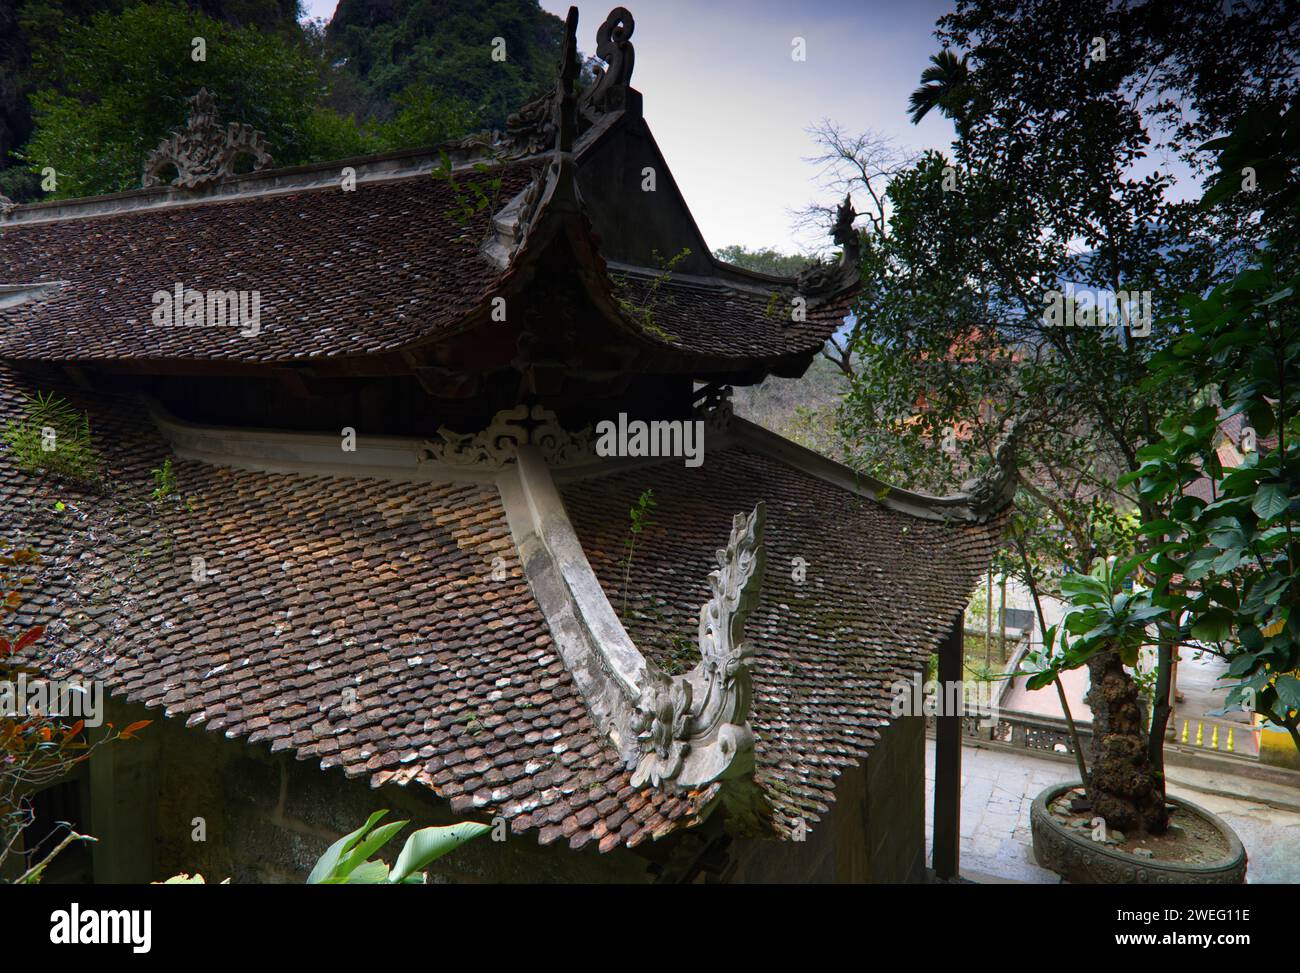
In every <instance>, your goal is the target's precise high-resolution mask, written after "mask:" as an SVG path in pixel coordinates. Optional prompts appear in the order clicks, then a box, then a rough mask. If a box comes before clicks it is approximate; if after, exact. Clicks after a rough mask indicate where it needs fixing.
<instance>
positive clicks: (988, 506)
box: [961, 413, 1028, 516]
mask: <svg viewBox="0 0 1300 973" xmlns="http://www.w3.org/2000/svg"><path fill="white" fill-rule="evenodd" d="M1027 424H1028V419H1027V417H1026V416H1025V415H1024V414H1023V413H1021V414H1017V415H1015V416H1013V417H1012V419H1011V422H1010V423H1009V424H1008V425H1007V428H1006V431H1005V432H1004V433H1003V434H1002V437H1001V439H999V440H998V445H997V448H996V449H995V450H994V452H993V465H992V466H991V467H989V468H988V469H987V470H985V471H984V472H983V473H981V474H980V475H979V476H975V477H971V478H970V479H969V480H967V481H965V482H964V483H963V484H962V485H961V492H962V493H963V494H964V495H965V496H966V498H967V501H968V502H969V504H970V507H971V509H972V510H973V511H974V512H975V513H976V515H978V516H987V515H988V514H992V513H996V512H997V511H998V510H1001V509H1002V508H1003V507H1005V506H1006V505H1007V504H1009V503H1010V502H1011V501H1012V499H1014V497H1015V495H1016V485H1017V483H1018V481H1019V474H1018V470H1017V466H1016V454H1017V453H1018V452H1019V450H1020V444H1021V441H1022V440H1023V438H1024V432H1025V426H1026V425H1027Z"/></svg>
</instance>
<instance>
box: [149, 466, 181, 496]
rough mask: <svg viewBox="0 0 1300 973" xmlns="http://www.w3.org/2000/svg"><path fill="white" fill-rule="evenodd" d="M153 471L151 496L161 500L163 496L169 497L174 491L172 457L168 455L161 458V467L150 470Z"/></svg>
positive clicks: (174, 477) (174, 475)
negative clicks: (163, 458)
mask: <svg viewBox="0 0 1300 973" xmlns="http://www.w3.org/2000/svg"><path fill="white" fill-rule="evenodd" d="M150 472H151V473H153V498H154V499H155V500H162V499H163V498H164V497H170V496H171V495H172V494H173V493H175V492H176V471H175V470H174V469H172V458H171V457H170V456H168V457H167V458H166V459H165V460H163V465H162V467H161V469H156V470H151V471H150Z"/></svg>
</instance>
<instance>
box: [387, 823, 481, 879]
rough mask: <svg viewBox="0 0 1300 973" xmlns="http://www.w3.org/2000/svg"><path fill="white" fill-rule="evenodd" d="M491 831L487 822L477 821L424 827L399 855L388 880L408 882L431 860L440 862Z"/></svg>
mask: <svg viewBox="0 0 1300 973" xmlns="http://www.w3.org/2000/svg"><path fill="white" fill-rule="evenodd" d="M491 830H492V829H491V828H490V827H488V826H487V825H486V824H479V823H478V822H476V821H463V822H461V823H460V824H452V825H448V826H446V827H442V828H421V829H420V830H419V831H417V832H415V834H413V835H411V837H409V838H407V839H406V845H405V847H403V848H402V853H401V854H400V855H398V856H397V864H395V865H394V866H393V870H392V872H391V874H390V875H389V877H388V881H390V882H394V883H396V882H404V881H405V880H406V879H407V878H408V877H410V876H412V875H414V874H415V873H416V872H419V871H422V870H423V869H424V868H425V867H427V866H428V865H429V863H430V862H434V861H437V860H438V859H439V858H441V857H442V856H443V855H445V854H447V853H448V852H451V851H455V850H456V849H457V848H459V847H460V846H461V845H463V844H465V843H466V842H468V841H473V840H474V839H475V838H477V837H478V836H479V835H481V834H483V833H484V832H487V831H491Z"/></svg>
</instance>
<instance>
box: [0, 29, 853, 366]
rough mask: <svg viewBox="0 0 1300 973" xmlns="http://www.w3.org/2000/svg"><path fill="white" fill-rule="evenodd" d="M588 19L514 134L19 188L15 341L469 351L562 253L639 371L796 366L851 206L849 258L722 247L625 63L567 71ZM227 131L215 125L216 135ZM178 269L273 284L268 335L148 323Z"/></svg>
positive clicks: (5, 239)
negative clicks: (124, 180)
mask: <svg viewBox="0 0 1300 973" xmlns="http://www.w3.org/2000/svg"><path fill="white" fill-rule="evenodd" d="M624 13H626V12H625V11H624ZM628 19H629V21H630V15H629V17H628ZM629 28H630V24H629ZM575 30H576V14H575V15H573V16H571V18H570V25H569V35H568V38H567V40H566V46H565V58H564V59H562V63H561V69H560V72H559V77H558V79H557V84H556V92H555V94H554V95H548V96H545V97H543V98H540V99H538V100H537V101H536V102H533V103H530V104H529V105H526V106H523V108H521V109H520V112H519V113H518V114H517V115H516V116H514V117H512V124H511V127H510V128H509V129H508V130H507V132H505V133H491V134H484V135H481V136H475V137H471V138H469V139H465V140H462V141H460V142H458V143H455V144H452V145H448V146H443V147H437V148H434V149H429V150H408V151H404V152H397V153H389V154H385V155H380V156H369V157H365V158H360V159H350V160H341V161H337V162H328V163H320V164H315V165H308V166H298V167H295V168H290V169H270V168H262V169H258V170H255V171H253V172H249V173H245V174H235V173H234V172H233V171H229V170H226V169H223V170H221V171H217V172H208V173H200V174H199V175H197V176H196V175H194V174H193V173H189V172H188V171H181V170H182V168H183V167H182V165H178V175H177V177H176V180H174V181H173V183H172V184H171V185H150V186H149V188H142V189H139V190H133V191H130V192H126V193H119V194H115V195H112V196H105V197H95V198H88V199H77V200H62V201H51V202H44V203H37V204H33V205H22V206H8V207H5V213H4V214H0V358H3V359H9V360H14V361H18V360H38V361H50V362H63V363H95V364H98V365H101V366H109V365H117V366H119V367H129V368H131V369H132V370H134V371H158V372H168V371H171V372H175V371H182V372H183V371H186V370H189V371H193V370H195V369H202V370H205V371H209V372H220V371H223V370H224V371H231V372H235V373H244V372H247V371H248V370H249V368H250V367H253V368H255V367H257V366H263V365H271V366H276V367H282V366H288V367H292V366H294V365H302V366H312V367H325V366H330V365H331V364H333V365H334V366H336V367H337V369H339V370H341V371H345V372H347V373H350V374H361V373H366V374H377V373H378V374H382V373H385V372H400V371H402V370H409V369H416V368H418V367H420V366H421V365H423V364H430V363H433V362H434V361H435V360H436V362H437V364H438V365H439V366H440V367H452V368H454V367H455V365H456V355H457V354H459V352H455V351H453V352H450V353H442V352H439V351H438V350H437V346H438V345H439V344H440V343H442V342H445V341H447V340H448V339H450V338H451V337H453V336H456V335H459V334H462V333H465V332H470V331H473V330H474V329H476V328H484V329H488V330H489V331H494V332H500V329H501V328H502V327H506V328H511V329H513V330H514V332H515V334H516V337H518V336H519V334H520V333H521V330H520V326H519V324H518V320H519V318H520V317H522V315H520V314H518V313H514V314H512V315H510V316H507V318H506V323H505V324H504V325H503V324H502V323H500V321H499V319H493V317H492V312H493V310H494V308H495V307H496V306H497V305H498V304H500V303H501V302H502V301H504V302H505V304H506V305H507V306H509V307H511V308H512V309H513V310H515V311H516V312H517V310H518V308H519V305H520V304H521V303H522V304H525V305H526V304H527V303H528V301H529V299H530V298H529V296H530V291H529V286H530V284H532V283H533V282H535V281H536V280H537V278H538V275H539V274H541V276H542V278H543V279H546V278H549V277H550V276H552V275H554V273H555V268H557V267H559V268H562V269H564V270H565V271H566V272H568V273H571V274H572V275H573V276H574V277H575V278H576V279H577V280H578V281H580V282H581V284H582V287H583V288H584V289H585V292H586V295H587V298H586V303H587V304H588V305H589V306H590V307H591V308H594V309H595V310H596V312H597V313H598V314H599V315H600V317H601V320H602V321H603V322H604V323H603V325H602V327H603V328H604V329H605V334H606V336H607V339H608V340H609V341H610V342H614V343H617V344H619V345H622V346H626V351H627V356H628V357H627V362H628V364H627V365H625V366H624V367H625V368H627V369H628V370H635V371H637V372H672V373H678V374H681V373H692V374H695V375H696V376H698V377H701V378H702V379H703V378H709V379H716V378H725V377H726V376H728V375H732V374H739V373H744V374H746V375H748V376H750V378H749V379H747V380H757V378H759V377H761V376H762V375H763V374H767V373H769V372H776V373H778V374H783V375H793V374H800V373H802V371H803V369H804V368H806V366H807V364H808V362H809V361H810V360H811V358H812V356H814V355H815V354H816V353H817V352H818V351H819V350H820V348H821V347H822V344H823V342H824V341H825V340H826V338H827V337H829V336H830V335H831V334H832V333H833V332H834V331H835V329H836V328H837V327H839V326H840V324H841V323H842V321H843V319H844V316H845V314H846V313H847V310H848V305H849V302H850V299H851V297H852V294H853V292H854V290H855V289H856V285H857V277H858V271H857V262H856V253H857V250H856V239H857V237H856V234H855V233H854V232H853V231H852V228H851V223H852V211H851V209H848V210H847V213H842V214H841V215H842V217H844V216H847V221H846V220H844V219H842V220H841V224H840V225H837V228H836V239H837V241H839V242H840V243H841V244H842V246H843V247H844V250H845V253H844V255H843V257H842V259H841V260H840V262H839V263H838V264H829V265H824V266H823V265H816V266H811V267H810V268H809V270H808V271H807V272H805V273H804V274H801V275H799V276H797V277H790V278H780V277H772V276H769V275H764V274H756V273H750V272H747V271H743V270H741V269H739V268H736V267H733V266H730V265H728V264H726V263H724V262H722V261H719V260H717V259H715V258H714V257H713V256H712V254H711V253H710V252H709V250H708V247H707V245H706V244H705V242H704V240H703V237H702V235H701V234H700V232H699V229H698V227H697V226H696V225H695V222H694V219H693V218H692V217H691V214H690V211H689V209H688V208H687V206H686V203H685V201H684V200H683V199H682V196H681V194H680V192H679V191H678V189H677V186H676V183H675V182H674V180H673V178H672V174H671V172H670V171H669V169H668V167H667V165H666V163H665V162H664V160H663V157H662V155H661V154H660V152H659V149H658V147H657V145H656V144H655V142H654V138H653V135H652V134H651V133H650V130H649V127H648V126H647V125H646V122H645V120H644V119H643V118H642V117H641V98H640V94H639V93H638V92H637V91H636V90H635V89H633V88H631V87H629V86H628V84H627V81H628V78H629V77H630V68H629V69H628V70H626V71H624V72H622V74H621V78H622V80H621V81H618V80H611V78H612V77H614V76H615V75H616V74H618V72H617V71H616V70H615V69H614V68H613V67H611V69H610V71H609V72H606V74H605V75H603V76H602V78H601V80H600V81H599V82H598V83H597V84H596V85H594V86H593V87H592V88H589V89H588V90H587V91H585V92H582V93H581V94H576V93H575V92H574V91H573V88H572V77H573V76H574V75H575V73H576V67H575V64H574V58H575V54H574V38H573V32H574V31H575ZM628 33H629V34H630V29H629V30H628ZM628 46H630V45H628ZM607 53H609V51H607ZM616 54H617V52H614V55H612V56H616ZM629 61H630V59H629ZM612 63H613V62H611V64H612ZM602 86H603V87H602ZM598 89H599V90H598ZM194 102H195V108H194V112H195V115H194V116H192V121H191V126H190V129H189V130H187V132H188V135H189V137H192V138H199V137H200V136H199V135H194V134H193V133H194V132H195V131H199V132H200V134H201V132H202V129H201V126H200V124H199V123H198V122H195V121H194V120H193V119H194V118H195V117H198V118H200V119H204V120H208V121H212V119H213V118H214V117H215V116H214V115H213V112H214V108H213V106H212V104H211V98H210V96H207V95H206V93H205V92H202V93H200V95H199V96H196V98H195V99H194ZM233 128H234V126H232V129H233ZM187 132H182V133H178V134H177V135H175V136H173V139H172V141H171V142H168V143H164V144H163V146H161V147H160V149H159V153H161V155H159V154H157V153H156V154H155V156H154V157H151V159H150V162H149V164H148V166H147V167H146V180H145V181H146V184H150V183H156V182H157V181H158V175H157V174H158V172H159V171H161V170H162V169H164V168H165V166H166V163H168V162H169V160H170V161H174V160H176V159H178V158H179V159H180V160H181V163H184V162H185V159H187V158H188V156H178V155H177V154H176V151H177V150H176V148H175V146H176V144H177V140H179V139H183V138H184V137H186V136H187ZM225 132H226V130H225V129H221V128H220V127H219V126H216V125H215V122H213V123H212V131H211V133H210V137H211V138H213V139H216V140H218V142H219V141H220V140H221V139H226V138H228V136H227V135H226V134H225ZM256 137H257V133H253V132H251V131H250V132H249V133H247V139H246V140H252V139H255V138H256ZM258 144H259V148H260V143H258ZM647 172H653V174H654V182H655V188H654V190H653V191H645V190H644V186H643V181H644V179H645V173H647ZM435 173H436V174H438V175H439V177H438V178H435ZM345 177H346V178H350V179H354V180H355V182H354V183H350V184H349V187H347V188H345V187H344V185H343V183H344V179H345ZM496 180H499V181H500V182H499V185H498V184H497V183H496ZM480 198H481V199H482V200H483V205H482V206H481V207H480V205H479V200H480ZM670 264H671V267H672V269H671V270H669V269H666V268H667V267H668V266H669V265H670ZM177 285H180V286H181V287H182V288H183V289H192V290H194V291H198V292H207V291H210V290H223V291H229V290H238V291H243V292H251V291H256V292H258V294H259V296H260V302H261V304H260V307H261V320H260V324H259V327H258V328H257V333H256V334H245V333H242V332H241V329H239V328H236V327H231V326H218V325H210V326H187V325H184V324H180V323H176V324H166V323H156V322H155V320H154V318H153V314H152V312H153V310H154V295H155V294H157V293H158V292H172V291H173V290H174V288H175V287H176V286H177ZM796 304H797V305H799V307H798V310H797V311H796V310H795V305H796ZM178 317H179V315H178Z"/></svg>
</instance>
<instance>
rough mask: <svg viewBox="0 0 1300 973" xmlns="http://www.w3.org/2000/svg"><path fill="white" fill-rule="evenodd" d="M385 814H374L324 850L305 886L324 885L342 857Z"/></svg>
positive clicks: (382, 812)
mask: <svg viewBox="0 0 1300 973" xmlns="http://www.w3.org/2000/svg"><path fill="white" fill-rule="evenodd" d="M387 813H388V812H387V811H376V812H375V813H374V814H372V815H370V817H369V818H368V819H367V820H366V823H365V824H363V825H362V826H361V827H359V828H357V830H356V831H353V832H352V833H351V834H345V835H344V836H343V837H342V838H340V839H339V840H338V841H336V842H334V844H332V845H330V846H329V847H328V848H326V849H325V854H323V855H321V856H320V860H319V861H317V862H316V867H315V868H313V869H312V870H311V874H310V875H308V876H307V884H308V885H320V884H322V883H324V881H325V880H326V879H327V878H329V877H330V876H331V875H332V874H333V873H334V870H335V868H337V867H338V864H339V862H340V860H341V859H342V858H343V856H344V855H346V854H347V853H348V852H349V851H351V850H352V847H353V846H354V845H355V844H356V843H357V842H358V841H360V840H361V838H362V837H363V836H364V835H366V834H368V833H369V832H370V829H371V828H373V827H374V826H375V825H376V824H378V823H379V819H380V818H382V817H383V816H384V815H385V814H387Z"/></svg>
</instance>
